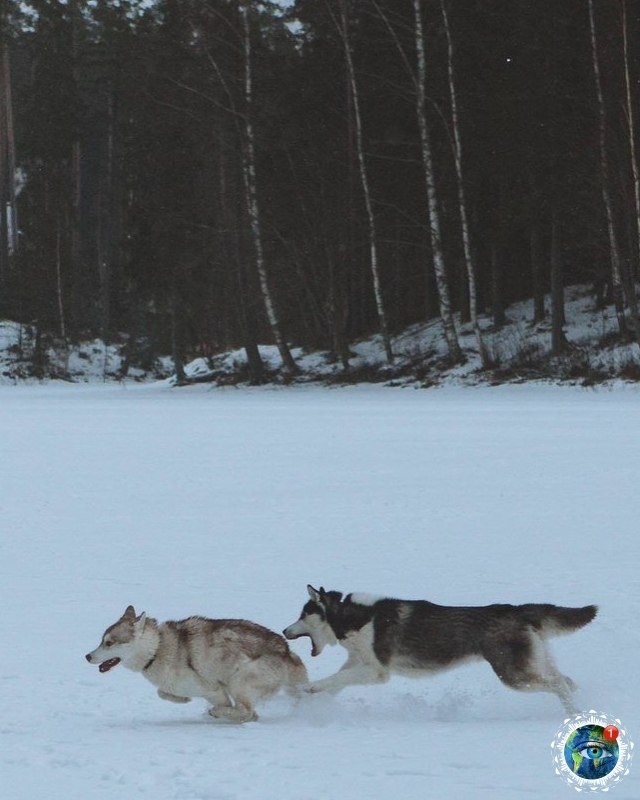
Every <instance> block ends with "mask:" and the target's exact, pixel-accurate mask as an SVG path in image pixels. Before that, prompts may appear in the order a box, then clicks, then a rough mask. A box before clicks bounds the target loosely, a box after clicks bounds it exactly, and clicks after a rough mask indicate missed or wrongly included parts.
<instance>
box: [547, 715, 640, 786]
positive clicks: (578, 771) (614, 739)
mask: <svg viewBox="0 0 640 800" xmlns="http://www.w3.org/2000/svg"><path fill="white" fill-rule="evenodd" d="M551 747H552V748H553V762H554V765H555V771H556V774H557V775H560V777H562V778H564V780H565V781H566V782H567V783H568V784H569V785H570V786H573V787H574V789H577V791H579V792H580V791H584V790H591V791H607V789H609V788H610V787H611V785H612V784H615V783H617V782H618V781H620V780H621V779H622V778H623V777H624V776H625V775H627V774H628V773H629V766H630V764H631V756H632V752H633V742H632V741H631V739H630V738H629V734H628V733H627V731H626V730H625V728H624V727H623V725H622V723H621V722H620V720H619V719H616V720H614V721H612V718H611V717H608V716H607V715H604V714H598V713H597V712H596V711H589V712H588V713H587V714H577V715H576V716H575V717H571V718H570V719H566V720H565V721H564V723H563V724H562V726H561V727H560V729H559V730H558V733H557V734H556V738H555V739H554V741H553V742H551Z"/></svg>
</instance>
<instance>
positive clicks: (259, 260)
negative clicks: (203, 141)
mask: <svg viewBox="0 0 640 800" xmlns="http://www.w3.org/2000/svg"><path fill="white" fill-rule="evenodd" d="M240 14H241V16H242V24H243V32H244V71H245V72H244V96H245V137H246V141H245V147H244V163H243V170H242V172H243V177H244V183H245V192H246V199H247V209H248V213H249V222H250V229H251V237H252V239H253V245H254V249H255V257H256V268H257V271H258V278H259V280H260V289H261V291H262V299H263V301H264V306H265V310H266V313H267V319H268V320H269V325H270V327H271V330H272V332H273V336H274V338H275V340H276V345H277V347H278V351H279V353H280V358H281V359H282V367H283V370H284V371H285V372H286V373H288V374H291V375H293V374H295V373H297V372H298V367H297V365H296V362H295V361H294V360H293V357H292V355H291V351H290V350H289V346H288V345H287V342H286V339H285V337H284V335H283V333H282V328H281V325H280V319H279V316H278V313H277V311H276V306H275V303H274V300H273V296H272V293H271V287H270V285H269V275H268V271H267V266H266V263H265V259H264V250H263V246H262V226H261V222H260V209H259V206H258V193H257V187H256V159H255V136H254V131H253V121H252V113H253V88H252V72H251V32H250V28H249V11H248V7H247V5H246V4H245V3H242V4H241V6H240Z"/></svg>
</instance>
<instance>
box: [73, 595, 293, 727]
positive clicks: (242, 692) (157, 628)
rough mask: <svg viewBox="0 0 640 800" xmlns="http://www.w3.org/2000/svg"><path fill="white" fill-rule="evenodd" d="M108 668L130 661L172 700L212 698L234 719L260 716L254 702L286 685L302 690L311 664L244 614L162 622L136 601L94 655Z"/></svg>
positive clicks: (220, 712)
mask: <svg viewBox="0 0 640 800" xmlns="http://www.w3.org/2000/svg"><path fill="white" fill-rule="evenodd" d="M86 659H87V661H88V662H89V663H90V664H99V665H100V666H99V669H100V672H108V671H109V670H110V669H112V668H113V667H115V666H116V665H117V664H120V663H121V662H122V664H123V666H125V667H128V669H131V670H133V671H134V672H141V673H142V674H143V675H144V677H145V678H146V679H147V680H149V681H151V683H152V684H153V685H154V686H157V687H158V696H159V697H161V698H162V699H163V700H169V701H171V702H172V703H188V702H189V700H191V698H192V697H204V698H205V699H206V700H208V701H209V702H210V703H211V708H210V709H209V713H210V714H211V716H213V717H218V718H222V719H225V720H228V721H230V722H249V721H252V720H256V719H258V716H257V714H256V712H255V709H254V703H256V702H257V701H259V700H262V699H264V698H266V697H269V696H270V695H272V694H275V693H276V692H277V691H278V690H279V689H281V688H285V689H289V690H292V691H294V692H295V691H296V690H299V689H300V688H302V687H303V686H305V685H306V684H307V683H308V678H307V670H306V668H305V666H304V664H303V663H302V661H301V660H300V659H299V658H298V656H297V655H295V654H294V653H292V652H291V651H290V650H289V645H288V644H287V643H286V642H285V640H284V639H283V638H282V636H280V635H279V634H277V633H274V632H273V631H270V630H268V629H267V628H263V627H262V625H257V624H256V623H254V622H247V621H246V620H243V619H206V618H205V617H189V618H188V619H183V620H180V622H163V623H162V624H158V622H157V621H156V620H155V619H152V618H150V617H147V615H146V614H144V613H143V614H140V615H139V616H137V615H136V612H135V611H134V609H133V606H128V607H127V609H126V610H125V612H124V614H123V615H122V616H121V617H120V619H119V620H118V621H117V622H116V623H114V624H113V625H111V626H110V627H109V628H107V630H106V631H105V632H104V635H103V637H102V641H101V642H100V645H99V646H98V647H96V649H95V650H93V651H92V652H91V653H88V654H87V656H86Z"/></svg>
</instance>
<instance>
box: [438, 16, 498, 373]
mask: <svg viewBox="0 0 640 800" xmlns="http://www.w3.org/2000/svg"><path fill="white" fill-rule="evenodd" d="M440 8H441V9H442V20H443V22H444V30H445V35H446V37H447V76H448V79H449V97H450V100H451V125H452V128H453V144H454V160H455V165H456V178H457V184H458V211H459V214H460V227H461V228H462V245H463V249H464V262H465V266H466V270H467V284H468V287H469V315H470V317H471V324H472V326H473V331H474V334H475V337H476V345H477V347H478V354H479V355H480V360H481V361H482V365H483V366H486V365H487V351H486V348H485V346H484V342H483V340H482V332H481V331H480V323H479V322H478V292H477V288H476V287H477V281H476V267H475V263H474V259H473V252H472V250H471V239H470V234H469V222H468V214H467V201H466V197H465V189H464V176H463V170H462V139H461V136H460V123H459V119H458V100H457V95H456V82H455V73H454V68H453V55H454V53H453V39H452V36H451V27H450V25H449V14H448V11H447V3H446V0H440Z"/></svg>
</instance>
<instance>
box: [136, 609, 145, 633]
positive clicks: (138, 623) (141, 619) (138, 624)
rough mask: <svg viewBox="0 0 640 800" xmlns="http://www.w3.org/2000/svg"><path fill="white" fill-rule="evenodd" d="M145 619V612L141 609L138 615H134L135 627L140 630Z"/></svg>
mask: <svg viewBox="0 0 640 800" xmlns="http://www.w3.org/2000/svg"><path fill="white" fill-rule="evenodd" d="M146 619H147V614H146V612H144V611H143V612H142V614H140V616H139V617H136V628H140V629H141V630H142V628H144V623H145V621H146Z"/></svg>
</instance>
